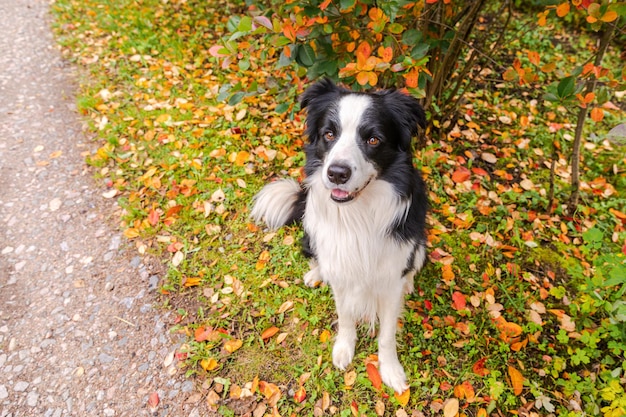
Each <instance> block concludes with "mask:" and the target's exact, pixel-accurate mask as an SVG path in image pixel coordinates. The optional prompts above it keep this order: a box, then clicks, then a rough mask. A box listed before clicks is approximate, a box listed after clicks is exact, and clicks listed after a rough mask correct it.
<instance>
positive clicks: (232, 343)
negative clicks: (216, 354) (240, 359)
mask: <svg viewBox="0 0 626 417" xmlns="http://www.w3.org/2000/svg"><path fill="white" fill-rule="evenodd" d="M241 346H243V342H242V341H241V340H239V339H230V340H227V341H226V342H224V350H225V351H226V352H228V353H233V352H235V351H236V350H238V349H239V348H240V347H241Z"/></svg>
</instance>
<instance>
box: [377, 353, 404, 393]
mask: <svg viewBox="0 0 626 417" xmlns="http://www.w3.org/2000/svg"><path fill="white" fill-rule="evenodd" d="M379 363H380V378H381V379H382V380H383V382H384V383H385V385H387V386H388V387H391V388H393V390H394V391H395V392H397V393H399V394H402V393H403V392H404V391H406V390H407V389H408V388H409V385H408V384H407V382H406V374H405V373H404V368H403V367H402V365H401V364H400V362H399V361H398V360H397V359H396V360H390V361H385V362H383V361H380V362H379Z"/></svg>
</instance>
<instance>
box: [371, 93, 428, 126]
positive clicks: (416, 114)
mask: <svg viewBox="0 0 626 417" xmlns="http://www.w3.org/2000/svg"><path fill="white" fill-rule="evenodd" d="M381 93H382V95H383V96H384V98H385V106H386V108H387V109H389V110H390V112H391V114H392V117H393V118H394V119H395V120H396V122H397V123H400V124H401V125H402V127H404V128H405V129H407V130H408V131H409V132H411V137H413V136H417V134H418V126H419V127H421V128H422V129H423V128H425V127H426V113H425V112H424V108H422V105H421V104H420V103H419V101H418V100H417V99H416V98H415V97H413V96H410V95H408V94H404V93H402V92H400V91H398V90H383V91H382V92H381Z"/></svg>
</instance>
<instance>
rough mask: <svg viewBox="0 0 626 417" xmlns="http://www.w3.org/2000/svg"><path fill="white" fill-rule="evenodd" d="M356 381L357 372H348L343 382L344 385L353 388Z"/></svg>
mask: <svg viewBox="0 0 626 417" xmlns="http://www.w3.org/2000/svg"><path fill="white" fill-rule="evenodd" d="M355 381H356V371H354V370H353V371H348V372H346V373H345V374H344V376H343V382H344V384H346V386H347V387H351V386H352V385H354V382H355Z"/></svg>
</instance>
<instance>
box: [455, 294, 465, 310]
mask: <svg viewBox="0 0 626 417" xmlns="http://www.w3.org/2000/svg"><path fill="white" fill-rule="evenodd" d="M465 306H466V302H465V295H463V293H461V292H459V291H455V292H454V293H452V308H454V309H455V310H463V309H465Z"/></svg>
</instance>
